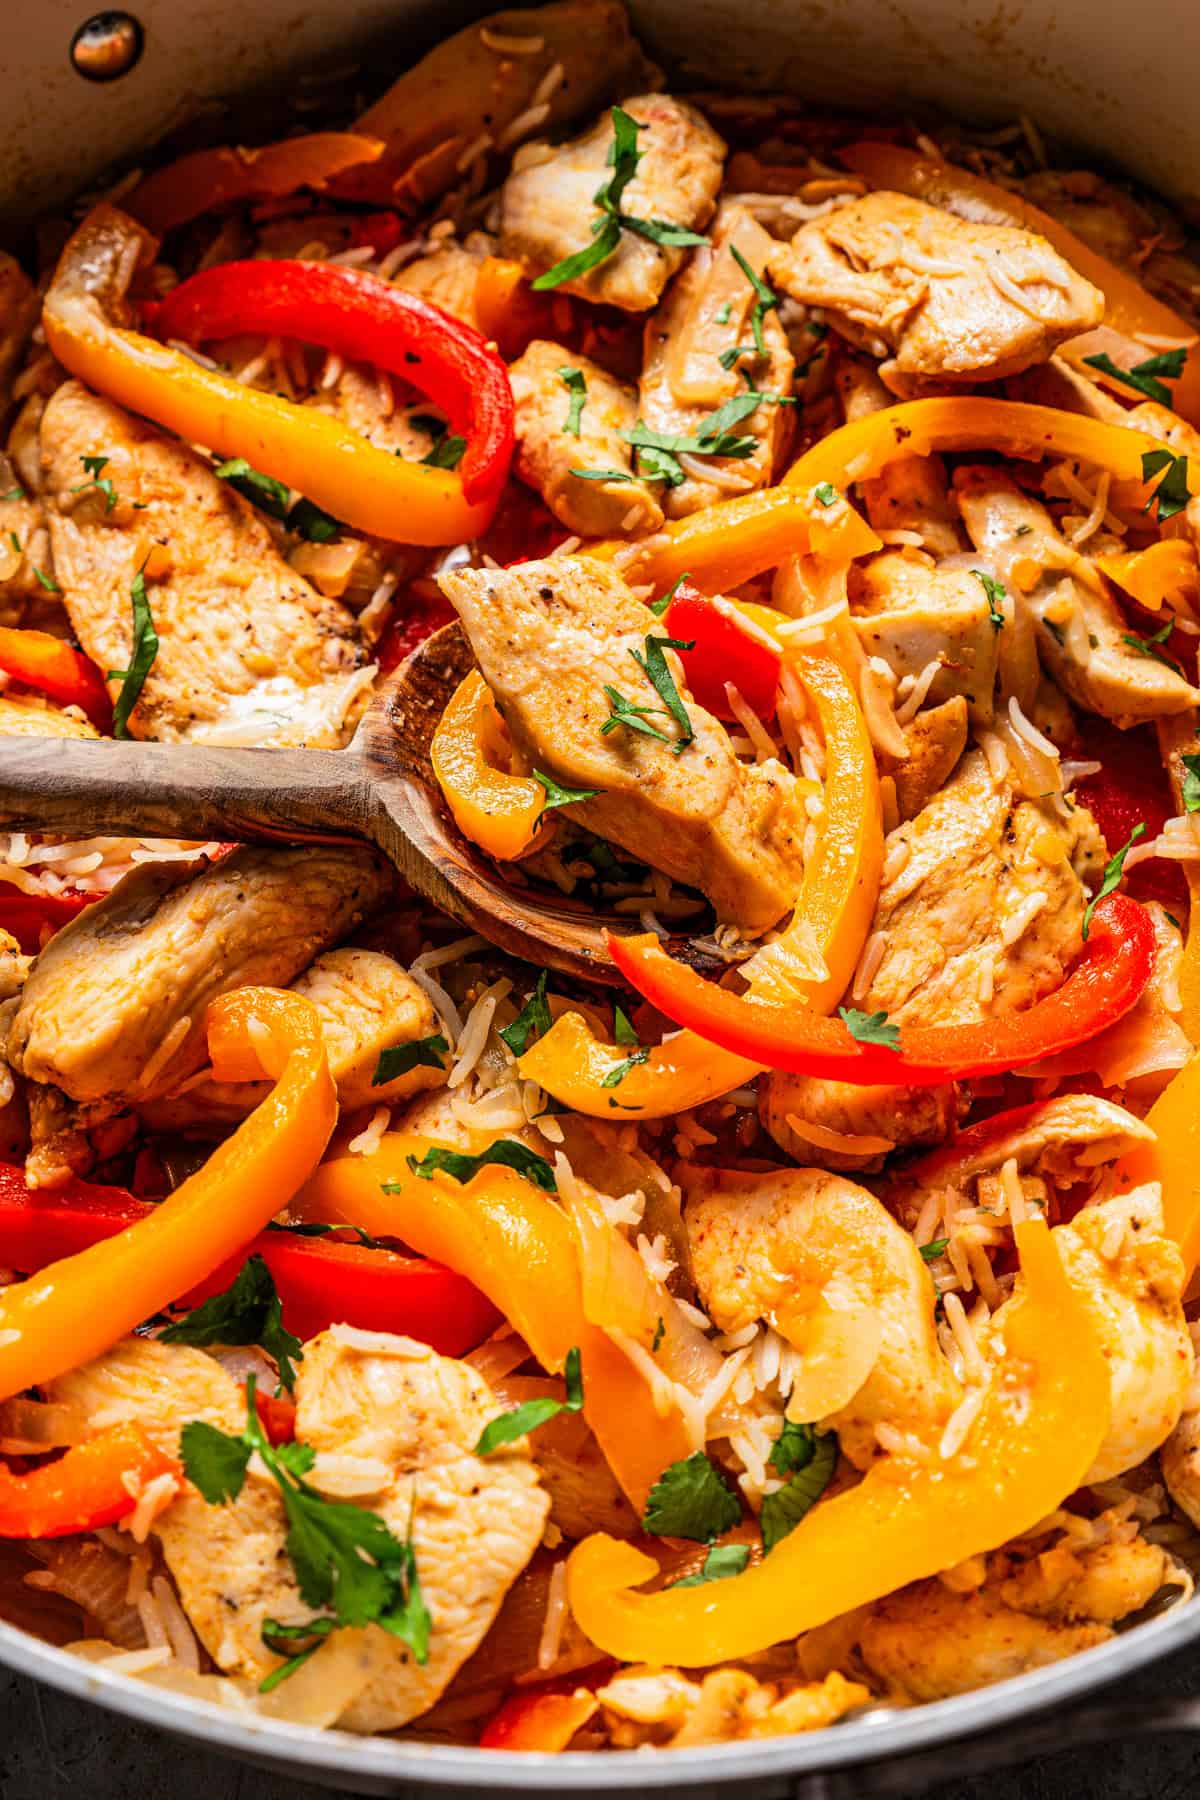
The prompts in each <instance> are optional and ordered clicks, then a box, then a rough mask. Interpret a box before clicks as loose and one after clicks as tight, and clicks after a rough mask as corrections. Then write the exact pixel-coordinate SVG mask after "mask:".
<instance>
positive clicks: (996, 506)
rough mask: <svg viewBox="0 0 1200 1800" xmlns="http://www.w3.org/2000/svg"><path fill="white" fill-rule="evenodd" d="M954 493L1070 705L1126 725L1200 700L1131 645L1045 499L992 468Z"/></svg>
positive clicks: (1114, 608)
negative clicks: (1030, 624) (1030, 626)
mask: <svg viewBox="0 0 1200 1800" xmlns="http://www.w3.org/2000/svg"><path fill="white" fill-rule="evenodd" d="M954 489H955V493H956V494H957V496H958V504H959V507H960V509H961V511H962V516H963V523H964V524H965V525H966V528H967V531H968V533H969V534H970V538H971V542H972V543H973V544H974V545H975V547H976V549H977V550H978V551H979V552H980V556H981V558H982V559H984V560H986V562H987V564H988V566H989V568H990V569H993V570H994V571H995V573H996V574H998V575H999V577H1000V579H1001V580H1002V581H1003V582H1004V584H1005V586H1006V587H1007V589H1008V591H1009V595H1010V596H1011V597H1012V599H1013V600H1014V603H1015V604H1016V606H1017V607H1018V609H1019V610H1022V611H1027V612H1028V613H1029V614H1030V615H1031V616H1032V617H1033V619H1034V620H1035V622H1036V626H1037V648H1038V654H1039V656H1040V657H1041V659H1042V662H1043V664H1044V665H1045V667H1046V668H1047V669H1048V670H1049V672H1050V674H1051V675H1052V676H1053V677H1054V679H1055V681H1057V682H1058V684H1059V686H1060V687H1061V688H1062V689H1063V691H1064V692H1065V693H1066V694H1067V696H1068V697H1069V698H1070V699H1072V700H1074V701H1075V702H1076V703H1077V704H1078V705H1080V706H1083V707H1086V708H1087V710H1088V711H1089V712H1095V713H1099V714H1100V716H1101V718H1104V719H1111V720H1112V721H1113V723H1114V724H1116V725H1123V726H1125V725H1136V724H1138V723H1140V722H1141V721H1142V720H1144V719H1157V718H1162V717H1164V716H1165V715H1168V714H1171V713H1180V712H1183V711H1185V709H1186V708H1188V707H1191V706H1195V705H1197V704H1200V689H1198V688H1194V687H1193V686H1192V685H1191V683H1190V682H1188V681H1187V680H1186V679H1185V678H1184V676H1183V675H1181V674H1180V673H1179V671H1178V669H1176V668H1174V667H1172V666H1171V664H1169V663H1167V662H1165V661H1164V660H1163V659H1162V658H1161V657H1160V656H1154V655H1150V654H1148V653H1147V652H1145V651H1143V650H1140V649H1139V648H1138V647H1137V645H1136V644H1131V643H1130V642H1129V641H1128V640H1129V637H1130V636H1131V635H1133V634H1131V632H1130V628H1129V626H1128V625H1127V624H1126V622H1125V619H1124V617H1123V615H1122V613H1121V609H1120V607H1119V606H1118V605H1117V603H1116V601H1115V600H1114V599H1113V598H1112V596H1111V594H1110V593H1109V591H1108V589H1107V588H1106V587H1105V585H1104V580H1103V577H1102V576H1101V575H1099V574H1098V573H1097V571H1096V570H1095V569H1094V568H1093V567H1092V565H1091V563H1090V562H1089V561H1088V560H1087V558H1086V557H1084V556H1082V555H1081V554H1080V553H1079V551H1078V550H1075V549H1073V548H1072V547H1071V545H1070V544H1068V543H1067V541H1066V539H1065V538H1064V537H1063V536H1062V535H1061V533H1060V532H1059V531H1058V529H1057V528H1056V526H1055V524H1054V521H1053V519H1052V518H1051V517H1050V514H1049V513H1048V512H1047V511H1046V508H1045V507H1044V506H1043V505H1042V504H1041V503H1040V502H1039V501H1037V500H1035V499H1033V498H1032V497H1031V496H1030V495H1028V494H1026V493H1024V492H1023V491H1022V490H1021V489H1020V488H1018V487H1017V485H1016V483H1015V482H1013V481H1010V480H1009V478H1008V476H1007V475H1005V474H1003V473H1002V472H1001V471H1000V470H999V469H997V468H994V467H992V466H991V465H990V464H989V465H987V466H978V467H971V468H960V469H958V470H956V472H955V476H954Z"/></svg>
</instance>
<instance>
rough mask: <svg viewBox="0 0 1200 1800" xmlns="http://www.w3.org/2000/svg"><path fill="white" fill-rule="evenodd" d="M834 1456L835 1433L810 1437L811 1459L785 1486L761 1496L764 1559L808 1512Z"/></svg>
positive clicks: (834, 1461) (827, 1480) (823, 1485)
mask: <svg viewBox="0 0 1200 1800" xmlns="http://www.w3.org/2000/svg"><path fill="white" fill-rule="evenodd" d="M837 1457H838V1446H837V1437H836V1435H835V1433H833V1432H832V1431H827V1432H823V1433H822V1434H821V1435H820V1436H817V1437H815V1438H814V1441H813V1449H812V1455H811V1457H810V1458H809V1460H808V1462H807V1463H806V1464H805V1465H804V1466H803V1467H802V1468H801V1469H800V1470H799V1471H798V1472H797V1473H796V1474H794V1475H793V1476H792V1478H791V1480H790V1481H789V1482H788V1484H787V1486H786V1487H781V1488H779V1489H777V1490H776V1492H775V1493H773V1494H768V1495H767V1496H766V1497H765V1499H764V1500H763V1503H762V1513H761V1515H760V1517H759V1524H760V1526H761V1528H762V1540H763V1555H764V1556H769V1555H770V1554H771V1552H772V1550H773V1549H774V1548H775V1546H776V1544H778V1543H779V1542H780V1541H781V1540H782V1539H783V1538H785V1537H787V1536H788V1534H789V1533H790V1532H793V1531H795V1529H796V1527H797V1525H799V1523H800V1521H801V1519H803V1518H804V1517H805V1515H806V1514H807V1513H809V1512H811V1511H812V1509H813V1507H814V1506H815V1505H816V1503H817V1501H818V1500H819V1499H820V1498H821V1495H822V1494H823V1493H824V1492H825V1489H826V1488H827V1487H828V1486H829V1483H830V1482H831V1481H832V1480H833V1471H834V1469H835V1468H836V1467H837Z"/></svg>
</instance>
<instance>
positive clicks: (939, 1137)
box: [758, 1002, 969, 1172]
mask: <svg viewBox="0 0 1200 1800" xmlns="http://www.w3.org/2000/svg"><path fill="white" fill-rule="evenodd" d="M865 1004H866V1002H864V1005H865ZM968 1105H969V1099H968V1096H967V1095H966V1094H965V1093H963V1092H962V1091H961V1090H960V1088H959V1087H958V1085H957V1084H956V1083H955V1082H952V1081H949V1082H946V1083H945V1085H944V1086H942V1087H918V1088H910V1087H857V1086H854V1085H852V1084H851V1083H850V1082H848V1081H825V1080H823V1079H822V1078H821V1077H820V1076H816V1075H786V1074H782V1073H778V1072H777V1073H775V1074H773V1075H768V1076H767V1078H766V1080H765V1081H762V1082H760V1084H759V1089H758V1114H759V1117H760V1119H761V1120H762V1122H763V1125H764V1127H765V1128H766V1130H767V1131H769V1132H770V1134H771V1136H772V1137H773V1138H774V1139H775V1142H776V1143H777V1144H778V1145H779V1147H780V1149H781V1150H786V1151H787V1153H788V1155H789V1156H792V1157H794V1158H795V1159H796V1161H797V1162H800V1163H818V1164H819V1165H820V1166H821V1168H823V1169H848V1170H858V1171H859V1172H866V1171H868V1170H872V1169H880V1168H882V1167H883V1163H884V1159H885V1157H887V1156H888V1155H890V1153H891V1152H892V1151H893V1150H898V1149H909V1148H911V1147H912V1146H914V1145H916V1144H940V1143H942V1142H943V1140H944V1139H945V1138H947V1137H948V1136H950V1134H951V1133H952V1132H953V1131H954V1129H955V1127H956V1126H957V1124H958V1121H959V1119H960V1118H961V1117H962V1115H963V1114H964V1113H965V1112H966V1110H967V1107H968Z"/></svg>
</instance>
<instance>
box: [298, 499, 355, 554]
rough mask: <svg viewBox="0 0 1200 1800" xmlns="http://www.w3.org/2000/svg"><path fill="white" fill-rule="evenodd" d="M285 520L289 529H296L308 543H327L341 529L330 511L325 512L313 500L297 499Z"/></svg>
mask: <svg viewBox="0 0 1200 1800" xmlns="http://www.w3.org/2000/svg"><path fill="white" fill-rule="evenodd" d="M287 522H288V530H289V531H298V532H299V534H300V536H301V537H302V538H304V539H305V540H306V542H308V543H310V544H327V543H328V542H329V540H330V538H335V537H336V536H337V534H338V532H339V531H340V530H341V529H342V528H341V526H340V525H339V524H338V521H337V520H336V519H335V518H334V517H333V515H332V513H327V512H325V511H324V510H323V509H322V508H321V507H319V506H318V505H317V504H316V502H315V501H313V500H297V502H296V504H295V506H293V508H292V510H291V512H290V513H289V514H288V516H287Z"/></svg>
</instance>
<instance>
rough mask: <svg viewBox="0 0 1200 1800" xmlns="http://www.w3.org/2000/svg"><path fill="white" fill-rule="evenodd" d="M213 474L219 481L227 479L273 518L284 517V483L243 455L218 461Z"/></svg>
mask: <svg viewBox="0 0 1200 1800" xmlns="http://www.w3.org/2000/svg"><path fill="white" fill-rule="evenodd" d="M213 474H214V475H215V476H216V477H217V479H218V480H219V481H227V482H228V483H229V485H230V487H235V488H236V489H237V491H238V493H239V494H241V495H242V496H243V497H244V498H245V499H247V500H250V501H252V502H253V504H254V505H255V506H257V507H260V508H261V510H262V511H263V512H265V513H270V515H271V517H272V518H273V519H286V517H287V510H288V497H289V489H288V487H287V485H286V483H285V482H282V481H276V479H275V477H274V476H273V475H264V474H263V472H262V470H261V469H256V468H254V466H253V465H252V464H251V463H248V462H247V461H246V458H245V457H244V456H231V457H230V458H229V459H228V461H227V462H223V463H218V464H217V466H216V468H215V469H214V470H213Z"/></svg>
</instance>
